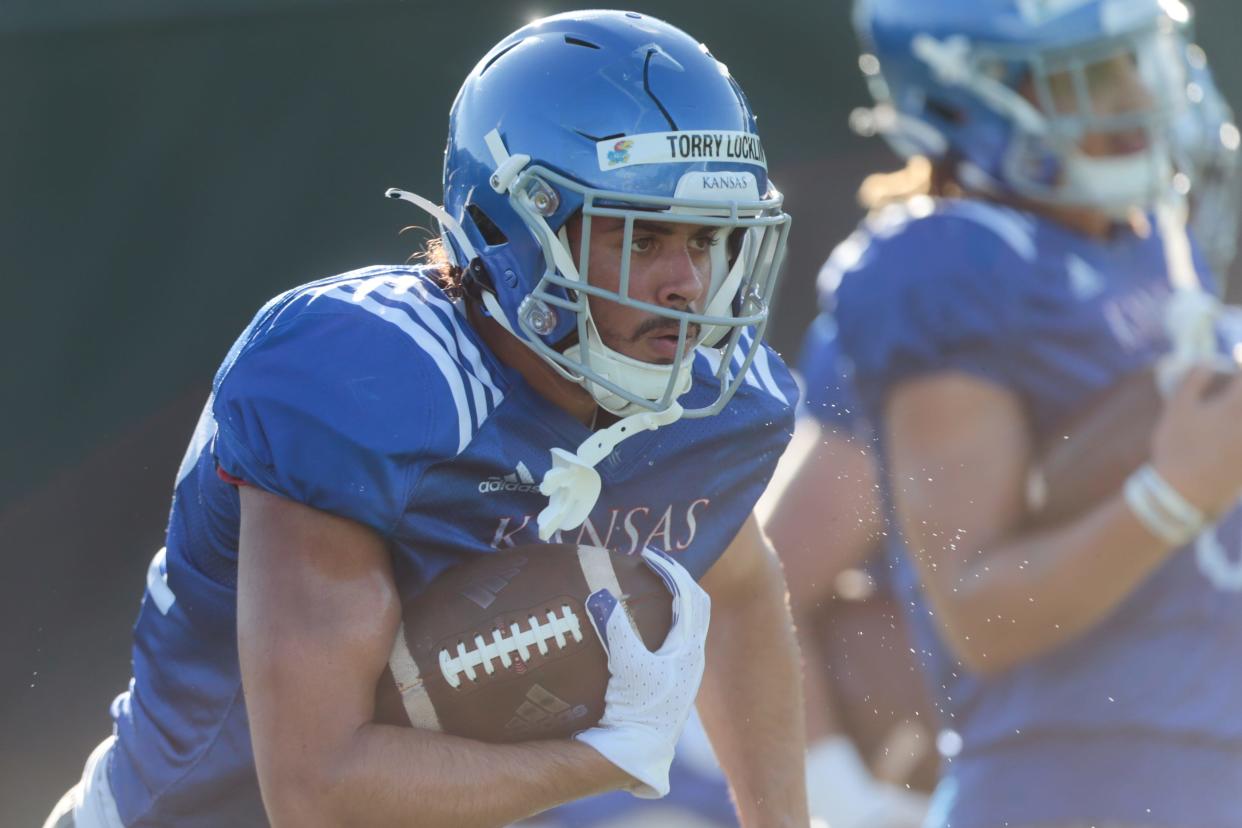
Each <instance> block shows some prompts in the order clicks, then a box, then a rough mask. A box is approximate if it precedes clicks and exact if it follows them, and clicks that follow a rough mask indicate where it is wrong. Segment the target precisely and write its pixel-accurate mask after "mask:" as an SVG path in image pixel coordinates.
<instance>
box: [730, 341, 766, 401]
mask: <svg viewBox="0 0 1242 828" xmlns="http://www.w3.org/2000/svg"><path fill="white" fill-rule="evenodd" d="M752 341H753V340H752V339H751V338H750V329H749V328H747V329H746V330H744V331H742V336H741V337H740V338H739V339H738V341H737V348H735V349H734V350H733V364H734V365H735V366H737V368H736V370H734V369H730V371H729V373H730V374H735V373H737V371H740V370H742V364H743V363H744V362H745V361H746V349H747V348H749V347H750V346H751V342H752ZM754 367H755V366H754V364H753V363H752V364H751V370H749V371H747V372H746V376H745V377H743V379H745V380H746V384H747V385H751V386H754V387H755V388H758V389H760V390H762V391H766V390H767V389H766V388H764V387H763V386H762V385H760V384H759V380H758V379H757V378H756V377H755V371H754Z"/></svg>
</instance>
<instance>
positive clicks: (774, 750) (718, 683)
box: [699, 565, 807, 828]
mask: <svg viewBox="0 0 1242 828" xmlns="http://www.w3.org/2000/svg"><path fill="white" fill-rule="evenodd" d="M784 596H785V588H784V581H783V579H782V578H781V576H780V571H779V569H777V568H776V567H775V565H773V566H771V567H768V568H765V569H764V571H763V573H762V576H761V577H760V578H757V579H753V580H752V582H751V583H750V584H749V585H748V588H747V589H746V590H744V591H739V592H737V593H729V594H724V595H721V594H713V596H712V600H713V605H712V626H711V630H710V632H709V634H708V645H707V667H706V670H705V672H704V676H703V684H702V687H701V689H700V691H699V712H700V714H701V715H702V717H703V723H704V725H705V727H706V728H707V731H708V734H709V736H710V737H711V741H712V746H713V747H714V748H715V750H716V753H717V756H718V757H719V759H720V762H721V765H722V766H723V768H724V770H725V773H726V775H727V776H728V778H729V784H730V787H731V788H732V789H733V794H734V796H735V797H736V799H737V805H738V811H739V815H740V817H741V822H742V825H743V826H746V828H753V827H757V826H764V828H767V826H798V828H803V826H805V825H806V824H807V815H806V788H805V772H804V770H803V766H804V759H805V742H804V738H805V737H804V726H803V706H802V693H801V686H802V684H801V671H800V669H799V658H798V647H797V644H796V642H795V640H794V636H793V631H792V629H791V624H790V616H789V610H788V607H787V605H786V603H785V597H784Z"/></svg>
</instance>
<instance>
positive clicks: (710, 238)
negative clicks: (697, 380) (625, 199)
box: [567, 217, 718, 365]
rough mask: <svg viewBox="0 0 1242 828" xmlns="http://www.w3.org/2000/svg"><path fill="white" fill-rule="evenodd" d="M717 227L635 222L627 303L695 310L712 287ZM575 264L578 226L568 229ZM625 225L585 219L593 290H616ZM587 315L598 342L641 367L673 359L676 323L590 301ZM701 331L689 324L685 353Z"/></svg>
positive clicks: (612, 220) (577, 222)
mask: <svg viewBox="0 0 1242 828" xmlns="http://www.w3.org/2000/svg"><path fill="white" fill-rule="evenodd" d="M714 230H715V228H712V227H704V226H701V225H693V224H682V223H678V222H660V221H636V222H634V234H633V238H632V239H631V242H630V245H629V251H628V253H629V257H630V283H629V294H628V295H629V297H630V298H631V299H637V300H639V301H642V302H648V303H650V304H653V305H659V306H661V307H665V308H671V309H675V310H681V311H692V312H700V311H702V310H703V308H704V306H705V305H706V303H707V298H708V295H707V294H708V290H709V289H710V287H711V275H712V266H711V250H712V245H713V244H716V243H718V242H717V241H716V236H715V233H714ZM567 233H568V235H569V242H570V246H571V248H572V250H573V254H574V259H575V260H577V258H578V256H579V253H580V251H581V249H582V248H581V243H582V222H581V219H580V218H575V219H573V220H571V221H570V222H569V224H568V226H567ZM624 235H625V223H624V221H622V220H621V219H617V218H606V217H596V218H593V219H592V221H591V244H590V257H589V260H588V269H587V279H588V281H589V282H590V283H591V284H592V285H595V286H596V287H600V288H603V289H604V290H609V291H617V290H619V288H620V284H621V261H622V256H623V254H624V253H625V252H626V251H624V250H623V249H622V243H623V242H624ZM590 302H591V317H592V319H594V321H595V326H596V328H597V330H598V331H599V335H600V337H601V338H602V339H603V341H604V344H605V345H607V346H608V347H610V348H612V349H613V350H614V351H617V352H619V353H621V354H624V355H625V356H628V357H631V358H633V359H638V360H642V361H643V362H652V363H657V364H662V365H667V364H670V363H672V362H674V361H675V360H676V359H677V358H678V356H679V354H678V353H677V331H678V326H677V322H675V321H673V320H671V319H667V318H663V317H660V316H656V315H653V314H651V313H648V312H647V311H644V310H641V309H639V308H632V307H628V306H625V305H622V304H619V303H617V302H614V301H611V300H608V299H604V298H602V297H598V296H592V297H591V298H590ZM698 336H699V329H698V326H697V325H691V326H690V330H689V332H688V334H687V341H686V348H687V349H690V348H692V347H693V346H694V344H695V342H696V341H697V340H698Z"/></svg>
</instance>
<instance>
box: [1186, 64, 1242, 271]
mask: <svg viewBox="0 0 1242 828" xmlns="http://www.w3.org/2000/svg"><path fill="white" fill-rule="evenodd" d="M1186 67H1187V80H1188V84H1187V93H1188V98H1189V105H1188V106H1187V108H1186V109H1185V111H1183V112H1182V114H1181V115H1180V116H1179V117H1178V119H1177V122H1176V123H1175V124H1174V127H1173V141H1172V145H1173V157H1174V160H1175V162H1176V164H1177V168H1178V170H1179V171H1180V172H1181V173H1183V174H1184V175H1185V180H1184V181H1180V182H1179V184H1180V185H1181V186H1182V188H1184V189H1187V190H1188V191H1189V193H1188V194H1189V196H1190V227H1191V231H1192V233H1193V235H1194V237H1195V240H1196V241H1198V242H1199V245H1200V246H1201V247H1202V248H1203V252H1204V253H1205V254H1206V255H1207V258H1208V263H1209V264H1210V265H1211V267H1212V273H1213V275H1214V276H1216V281H1217V287H1218V289H1219V290H1220V291H1221V292H1222V293H1223V292H1224V288H1225V282H1226V280H1227V279H1228V276H1229V268H1230V265H1232V264H1233V259H1234V256H1235V254H1236V253H1237V244H1238V238H1237V237H1238V216H1239V213H1240V210H1239V206H1240V205H1239V200H1240V199H1242V192H1239V189H1238V185H1239V181H1238V173H1239V171H1238V147H1239V143H1242V136H1240V135H1239V133H1238V127H1237V125H1236V124H1235V123H1234V117H1233V110H1232V109H1231V108H1230V106H1229V102H1228V101H1226V100H1225V98H1224V96H1223V95H1221V93H1220V90H1219V89H1218V88H1217V86H1216V82H1215V81H1214V80H1213V78H1212V72H1211V70H1210V69H1209V68H1208V62H1207V55H1205V54H1204V53H1203V50H1202V49H1200V48H1199V47H1198V46H1196V45H1194V44H1193V43H1188V44H1187V45H1186Z"/></svg>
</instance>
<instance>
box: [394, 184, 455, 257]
mask: <svg viewBox="0 0 1242 828" xmlns="http://www.w3.org/2000/svg"><path fill="white" fill-rule="evenodd" d="M384 195H386V196H388V197H389V198H396V199H400V200H401V201H408V202H410V203H411V204H413V205H414V206H415V207H419V208H421V209H422V210H424V211H425V212H427V213H429V214H430V215H431V217H432V218H434V219H435V220H436V221H438V222H440V239H441V240H442V241H443V242H444V243H445V248H446V249H447V250H448V251H449V252H450V253H452V251H453V248H452V246H451V245H449V244H448V236H452V237H453V241H454V242H456V243H457V247H458V249H460V250H461V254H462V255H463V256H465V257H466V261H465V264H466V265H469V264H470V262H472V261H474V260H475V259H476V258H478V255H479V254H478V253H476V252H475V250H474V245H473V244H471V243H470V239H469V238H468V237H467V236H466V231H465V230H464V229H463V228H462V226H461V224H460V223H458V221H457V219H455V218H453V217H452V216H451V215H449V212H448V210H445V209H444V208H443V207H441V206H440V205H439V204H436V203H435V202H434V201H432V200H431V199H429V198H423V197H422V196H420V195H419V194H418V193H411V192H407V191H406V190H399V189H397V188H396V187H389V188H388V189H387V190H385V191H384Z"/></svg>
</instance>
